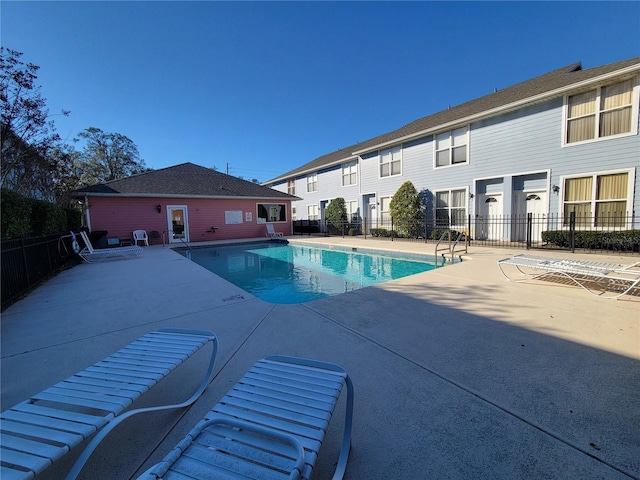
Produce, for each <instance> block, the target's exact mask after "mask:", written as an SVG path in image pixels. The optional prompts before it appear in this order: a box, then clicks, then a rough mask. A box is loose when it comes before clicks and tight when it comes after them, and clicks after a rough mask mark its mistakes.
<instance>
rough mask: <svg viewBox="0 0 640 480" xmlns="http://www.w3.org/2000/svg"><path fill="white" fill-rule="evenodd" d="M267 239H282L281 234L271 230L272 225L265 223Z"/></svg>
mask: <svg viewBox="0 0 640 480" xmlns="http://www.w3.org/2000/svg"><path fill="white" fill-rule="evenodd" d="M267 237H270V238H275V237H282V232H276V230H275V229H274V228H273V225H272V224H270V223H267Z"/></svg>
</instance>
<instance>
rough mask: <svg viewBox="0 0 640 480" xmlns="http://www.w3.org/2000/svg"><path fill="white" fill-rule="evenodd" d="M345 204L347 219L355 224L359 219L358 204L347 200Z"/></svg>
mask: <svg viewBox="0 0 640 480" xmlns="http://www.w3.org/2000/svg"><path fill="white" fill-rule="evenodd" d="M344 203H345V207H347V218H348V219H349V221H350V222H355V221H356V220H357V219H358V217H357V216H358V202H357V201H356V200H350V201H346V200H345V202H344ZM354 215H355V217H354Z"/></svg>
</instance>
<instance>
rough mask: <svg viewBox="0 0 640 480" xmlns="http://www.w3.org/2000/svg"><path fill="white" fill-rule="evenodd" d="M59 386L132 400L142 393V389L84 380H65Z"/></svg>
mask: <svg viewBox="0 0 640 480" xmlns="http://www.w3.org/2000/svg"><path fill="white" fill-rule="evenodd" d="M80 380H84V379H80ZM123 385H125V386H129V385H131V384H130V383H128V384H123ZM58 386H59V387H61V388H64V389H65V390H74V391H78V392H91V393H101V394H103V395H110V396H114V397H120V398H128V399H130V400H134V399H136V398H138V397H139V396H140V394H141V393H142V391H140V390H132V389H130V388H114V386H112V385H108V386H100V385H96V384H95V383H93V382H84V381H75V382H68V381H65V382H62V383H59V384H58ZM143 391H144V390H143Z"/></svg>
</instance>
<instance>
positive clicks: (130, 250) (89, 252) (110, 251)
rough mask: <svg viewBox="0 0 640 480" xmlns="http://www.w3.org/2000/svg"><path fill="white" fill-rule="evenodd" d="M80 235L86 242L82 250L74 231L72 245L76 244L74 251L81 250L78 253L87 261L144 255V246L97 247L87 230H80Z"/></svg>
mask: <svg viewBox="0 0 640 480" xmlns="http://www.w3.org/2000/svg"><path fill="white" fill-rule="evenodd" d="M80 236H81V237H82V241H83V242H84V245H85V246H84V248H83V249H82V250H80V249H79V247H76V245H78V241H77V238H76V234H75V233H73V232H71V238H72V245H74V251H76V250H79V251H78V252H77V253H78V255H80V258H82V259H83V260H84V261H85V262H87V263H93V262H101V261H103V260H107V259H109V258H135V257H139V256H140V255H142V247H139V246H130V247H114V248H101V249H95V248H93V246H92V245H91V240H89V235H87V233H86V232H80Z"/></svg>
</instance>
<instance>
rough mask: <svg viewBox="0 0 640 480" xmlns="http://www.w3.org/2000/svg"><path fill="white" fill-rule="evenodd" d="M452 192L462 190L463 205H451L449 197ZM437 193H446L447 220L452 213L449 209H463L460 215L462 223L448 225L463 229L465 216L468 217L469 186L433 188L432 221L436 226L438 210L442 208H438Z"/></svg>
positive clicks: (465, 221) (465, 225) (465, 223)
mask: <svg viewBox="0 0 640 480" xmlns="http://www.w3.org/2000/svg"><path fill="white" fill-rule="evenodd" d="M453 192H464V193H463V199H464V207H458V206H453V205H452V201H451V197H452V193H453ZM439 193H447V195H448V198H449V200H448V203H449V204H448V205H447V207H446V210H447V217H448V218H449V221H451V218H453V217H452V215H451V211H452V210H461V209H464V213H463V215H462V220H463V222H464V223H462V224H457V223H451V225H450V227H451V228H459V229H465V228H466V227H467V226H468V225H467V218H468V217H469V188H468V187H458V188H443V189H440V190H435V191H434V192H433V197H434V212H433V214H434V221H435V223H436V226H437V224H438V210H443V208H441V207H440V208H439V207H438V194H439Z"/></svg>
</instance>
